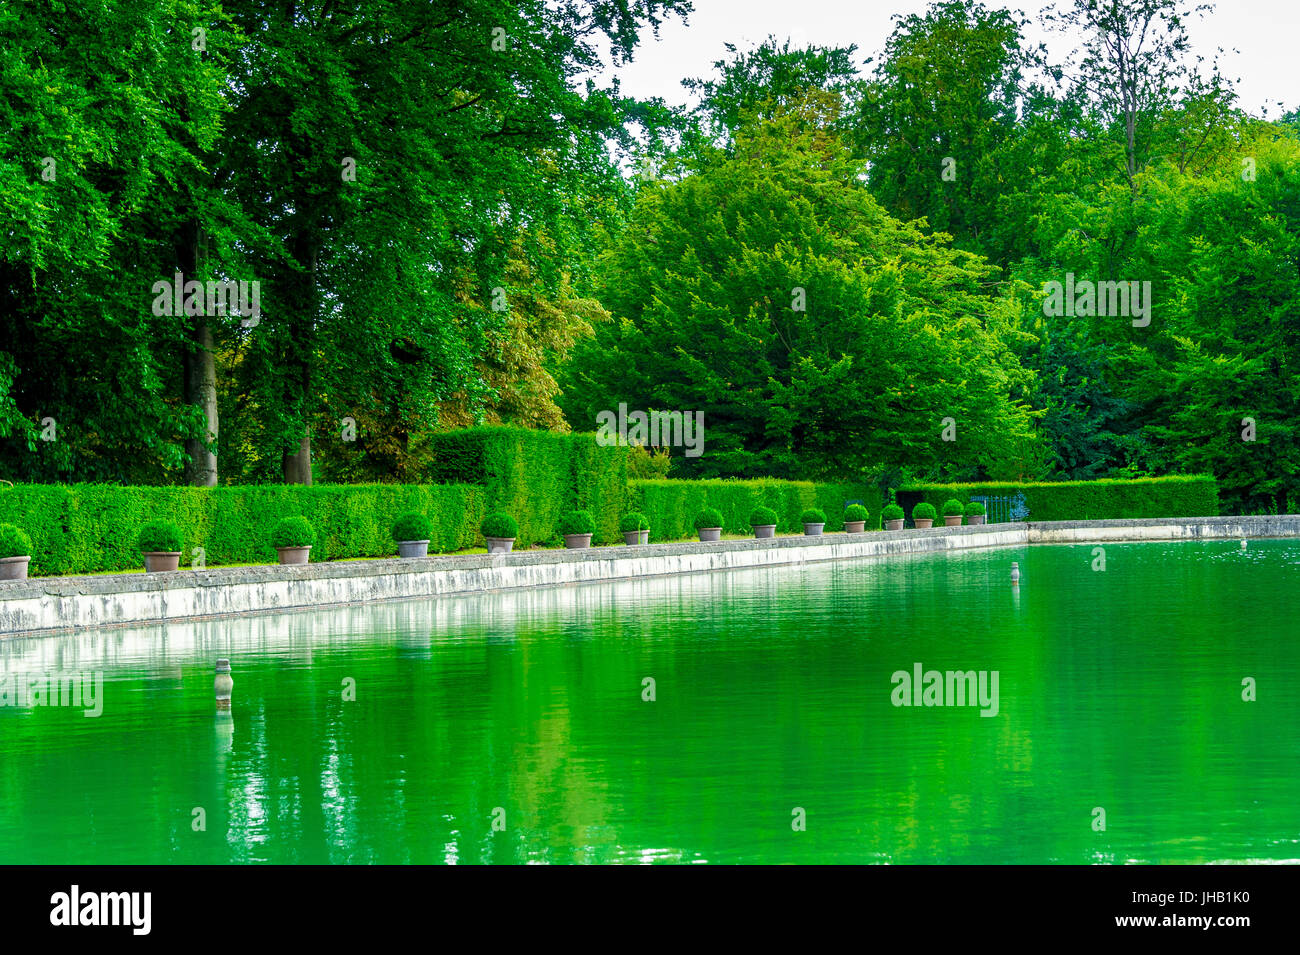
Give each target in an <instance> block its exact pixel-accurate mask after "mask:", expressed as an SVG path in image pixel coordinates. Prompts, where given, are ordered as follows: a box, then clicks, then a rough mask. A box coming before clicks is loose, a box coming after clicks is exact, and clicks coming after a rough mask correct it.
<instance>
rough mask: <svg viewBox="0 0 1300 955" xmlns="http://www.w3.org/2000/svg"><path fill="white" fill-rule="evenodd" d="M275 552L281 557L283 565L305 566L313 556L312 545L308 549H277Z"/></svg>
mask: <svg viewBox="0 0 1300 955" xmlns="http://www.w3.org/2000/svg"><path fill="white" fill-rule="evenodd" d="M275 552H276V553H277V554H279V555H280V563H282V564H305V563H307V558H308V556H309V555H310V554H311V545H310V544H308V545H307V546H306V547H277V548H276V549H275Z"/></svg>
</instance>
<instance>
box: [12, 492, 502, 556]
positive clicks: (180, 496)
mask: <svg viewBox="0 0 1300 955" xmlns="http://www.w3.org/2000/svg"><path fill="white" fill-rule="evenodd" d="M405 511H420V512H421V513H423V514H425V515H426V516H427V517H428V518H429V520H430V522H431V523H432V524H433V537H432V538H431V540H430V543H429V549H430V550H434V551H454V550H462V549H464V548H467V547H473V546H474V545H475V544H476V543H479V544H481V543H482V538H481V536H480V535H479V533H478V527H479V524H480V523H482V520H483V516H484V514H485V498H484V493H483V489H482V488H479V487H469V486H465V485H437V486H426V485H403V484H353V485H317V486H313V487H304V486H301V485H243V486H233V487H217V488H199V487H120V486H117V485H111V484H65V485H51V484H19V485H15V486H13V487H4V486H0V523H8V524H17V525H18V526H20V527H22V528H23V529H24V530H25V531H27V533H28V535H30V537H31V539H32V550H33V554H32V562H31V566H30V572H31V573H32V574H33V575H40V576H44V575H58V574H87V573H96V572H99V571H114V570H133V569H136V568H139V567H140V566H141V559H140V551H139V548H138V547H137V546H136V535H137V534H138V533H139V532H140V527H141V525H143V524H145V523H146V522H148V521H151V520H170V521H172V522H174V523H175V524H176V525H177V526H178V527H179V528H180V529H181V533H182V534H183V535H184V538H185V545H184V550H183V552H182V558H181V560H182V564H183V566H187V567H188V566H190V565H191V564H192V563H193V561H194V558H195V557H196V556H197V555H196V553H195V551H194V548H196V547H201V548H202V549H203V560H204V562H205V563H206V564H208V565H218V564H244V563H275V561H276V553H275V549H274V548H273V547H271V544H270V534H271V528H272V527H273V526H274V525H275V523H276V521H278V520H279V519H280V518H282V517H291V516H294V515H297V514H301V515H303V516H305V517H306V518H307V519H308V520H309V521H311V523H312V525H313V526H314V527H315V528H316V534H317V540H316V544H315V546H314V547H313V548H312V552H311V558H312V560H313V561H316V560H338V559H342V558H355V557H383V556H387V555H392V554H396V552H397V546H396V544H394V543H393V539H392V534H391V530H392V526H393V520H394V519H395V518H396V517H397V516H398V515H399V514H401V513H403V512H405Z"/></svg>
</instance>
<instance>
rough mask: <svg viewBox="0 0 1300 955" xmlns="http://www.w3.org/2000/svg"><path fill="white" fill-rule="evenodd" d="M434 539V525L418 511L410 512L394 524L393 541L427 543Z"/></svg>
mask: <svg viewBox="0 0 1300 955" xmlns="http://www.w3.org/2000/svg"><path fill="white" fill-rule="evenodd" d="M432 537H433V524H432V523H430V521H429V519H428V518H427V517H425V516H424V515H423V514H421V513H419V512H418V511H408V512H407V513H405V514H403V515H402V516H401V517H399V518H398V519H397V520H395V521H394V522H393V540H394V541H397V542H398V543H401V542H402V541H427V540H430V539H431V538H432Z"/></svg>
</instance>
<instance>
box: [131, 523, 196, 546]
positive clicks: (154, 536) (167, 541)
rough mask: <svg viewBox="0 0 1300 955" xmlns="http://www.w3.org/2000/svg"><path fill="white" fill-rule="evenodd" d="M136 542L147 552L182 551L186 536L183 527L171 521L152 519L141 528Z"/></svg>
mask: <svg viewBox="0 0 1300 955" xmlns="http://www.w3.org/2000/svg"><path fill="white" fill-rule="evenodd" d="M136 543H137V545H138V546H139V548H140V550H141V551H142V552H143V553H146V554H153V553H164V554H167V553H180V549H181V547H182V546H184V538H183V537H182V536H181V529H180V528H179V527H177V526H176V525H175V524H173V523H172V522H171V521H150V522H149V523H148V524H146V525H144V527H142V528H140V534H139V536H138V537H137V538H136Z"/></svg>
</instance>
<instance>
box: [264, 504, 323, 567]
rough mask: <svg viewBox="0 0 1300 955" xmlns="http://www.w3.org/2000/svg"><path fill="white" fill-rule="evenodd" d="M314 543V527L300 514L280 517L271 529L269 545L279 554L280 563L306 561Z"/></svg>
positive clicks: (303, 562)
mask: <svg viewBox="0 0 1300 955" xmlns="http://www.w3.org/2000/svg"><path fill="white" fill-rule="evenodd" d="M314 543H316V529H315V528H314V527H312V526H311V521H309V520H307V518H305V517H302V516H301V515H299V516H297V517H284V518H281V519H280V522H279V523H278V524H276V525H275V529H274V530H272V531H271V546H272V547H274V548H275V552H276V553H277V554H279V555H280V563H282V564H305V563H307V561H308V559H309V558H310V557H311V547H312V544H314Z"/></svg>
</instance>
